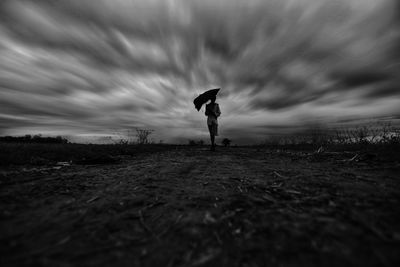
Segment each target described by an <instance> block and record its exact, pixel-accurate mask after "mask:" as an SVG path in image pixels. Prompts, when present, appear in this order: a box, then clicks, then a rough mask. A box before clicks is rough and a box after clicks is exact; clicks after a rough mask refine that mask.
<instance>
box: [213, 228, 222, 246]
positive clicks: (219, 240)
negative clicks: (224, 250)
mask: <svg viewBox="0 0 400 267" xmlns="http://www.w3.org/2000/svg"><path fill="white" fill-rule="evenodd" d="M213 233H214V235H215V238H216V239H217V241H218V244H220V245H221V246H222V244H223V243H222V240H221V238H220V237H219V235H218V233H217V232H216V231H214V232H213Z"/></svg>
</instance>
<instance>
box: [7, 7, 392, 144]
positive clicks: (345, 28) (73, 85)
mask: <svg viewBox="0 0 400 267" xmlns="http://www.w3.org/2000/svg"><path fill="white" fill-rule="evenodd" d="M399 12H400V7H399V4H398V3H397V1H396V0H380V1H376V0H247V1H239V0H220V1H217V0H201V1H195V0H191V1H190V0H146V1H141V0H85V1H81V0H68V1H61V0H60V1H56V0H40V1H39V0H36V1H33V0H32V1H27V0H8V1H7V0H3V1H1V3H0V23H1V24H0V134H25V133H44V134H46V133H47V134H64V135H69V136H88V135H89V136H90V135H93V136H99V135H100V136H101V135H111V134H113V133H116V132H121V131H124V130H127V129H133V128H135V127H145V128H151V129H154V130H155V133H156V134H155V135H154V138H155V139H156V141H158V139H163V140H164V141H178V140H187V139H189V138H192V139H193V138H203V139H205V137H206V136H207V128H206V126H205V117H204V115H203V113H198V112H197V111H196V110H195V109H194V106H193V103H192V101H193V99H194V98H195V97H196V96H197V95H198V94H199V93H201V92H202V91H204V90H207V89H210V88H214V87H221V88H222V89H221V93H220V95H219V98H218V102H219V103H220V106H221V109H222V117H221V119H220V128H221V131H220V132H221V135H222V136H224V137H225V136H226V137H229V138H231V139H237V140H243V141H244V142H245V141H246V140H262V139H264V138H265V137H266V135H268V134H270V133H274V132H282V131H285V130H287V129H289V128H291V127H298V126H300V125H303V124H307V123H309V122H311V121H313V120H318V121H319V122H320V123H327V124H330V123H335V122H338V121H341V120H344V119H352V120H354V119H365V118H377V117H382V116H398V115H400V105H399V104H400V90H399V85H400V52H399V51H400V13H399Z"/></svg>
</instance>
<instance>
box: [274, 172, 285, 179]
mask: <svg viewBox="0 0 400 267" xmlns="http://www.w3.org/2000/svg"><path fill="white" fill-rule="evenodd" d="M273 174H275V175H276V176H278V177H279V178H282V179H289V177H287V176H284V175H282V174H280V173H278V172H277V171H274V172H273Z"/></svg>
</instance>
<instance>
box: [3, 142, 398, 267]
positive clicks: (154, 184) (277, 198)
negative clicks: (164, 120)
mask: <svg viewBox="0 0 400 267" xmlns="http://www.w3.org/2000/svg"><path fill="white" fill-rule="evenodd" d="M356 155H357V153H356V152H351V153H350V152H348V153H345V152H341V153H325V152H321V153H307V152H301V151H300V152H285V151H275V150H274V151H271V150H265V149H256V148H219V149H218V150H217V152H215V153H213V152H210V151H208V150H207V149H206V148H205V147H197V148H190V147H186V148H181V149H177V150H171V151H162V152H155V153H151V154H143V155H137V156H135V157H125V158H123V159H122V161H120V162H116V163H113V164H108V165H74V164H72V165H70V166H68V164H65V165H67V166H61V165H60V166H46V167H44V166H42V167H34V166H23V167H21V166H20V167H15V168H11V167H9V168H7V169H5V168H3V169H2V170H1V174H0V178H1V180H0V181H1V183H0V203H1V205H0V256H1V259H0V265H1V266H259V267H261V266H400V254H399V251H400V223H399V222H400V183H399V179H400V178H399V173H400V165H399V162H398V161H393V160H392V161H386V160H381V159H380V158H379V156H376V155H372V156H371V155H368V154H358V155H357V156H356Z"/></svg>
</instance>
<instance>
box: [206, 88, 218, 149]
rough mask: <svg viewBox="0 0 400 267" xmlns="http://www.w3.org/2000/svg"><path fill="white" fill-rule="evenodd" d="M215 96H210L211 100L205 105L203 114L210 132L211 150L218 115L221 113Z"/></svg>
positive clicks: (216, 134) (213, 145) (213, 146)
mask: <svg viewBox="0 0 400 267" xmlns="http://www.w3.org/2000/svg"><path fill="white" fill-rule="evenodd" d="M216 98H217V97H216V96H213V97H211V99H210V100H211V102H210V103H209V104H207V105H206V111H205V115H206V116H207V126H208V131H209V132H210V139H211V151H215V136H218V117H219V116H220V115H221V110H220V109H219V105H218V103H216V102H215V101H216Z"/></svg>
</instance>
